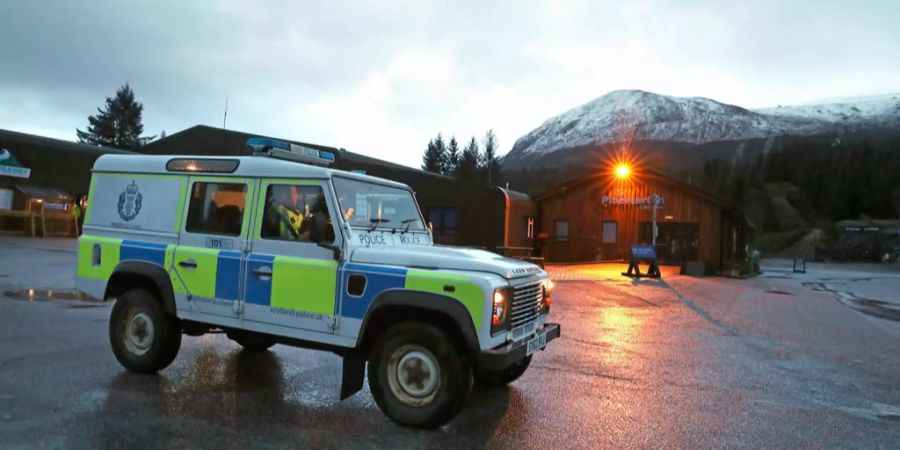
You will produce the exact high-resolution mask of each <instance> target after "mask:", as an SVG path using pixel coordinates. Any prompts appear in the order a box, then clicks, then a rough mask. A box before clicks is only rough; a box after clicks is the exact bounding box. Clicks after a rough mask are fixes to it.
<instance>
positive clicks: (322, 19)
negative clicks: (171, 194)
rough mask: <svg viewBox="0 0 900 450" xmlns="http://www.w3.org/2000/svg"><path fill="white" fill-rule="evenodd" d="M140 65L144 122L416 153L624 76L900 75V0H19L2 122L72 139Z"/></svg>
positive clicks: (765, 93) (680, 87) (750, 94)
mask: <svg viewBox="0 0 900 450" xmlns="http://www.w3.org/2000/svg"><path fill="white" fill-rule="evenodd" d="M125 82H129V83H130V84H131V86H132V87H133V88H134V90H135V93H136V95H137V97H138V100H139V101H141V102H143V103H144V125H145V131H146V132H147V134H158V133H159V132H160V131H161V130H165V131H166V132H167V133H168V134H172V133H175V132H177V131H180V130H182V129H184V128H187V127H190V126H192V125H195V124H207V125H213V126H221V125H222V112H223V107H224V101H225V97H226V96H227V97H228V103H229V109H228V128H231V129H236V130H241V131H248V132H253V133H259V134H265V135H272V136H277V137H284V138H289V139H295V140H303V141H309V142H315V143H320V144H325V145H334V146H342V147H346V148H348V149H351V150H354V151H357V152H362V153H367V154H370V155H372V156H376V157H380V158H384V159H388V160H391V161H395V162H399V163H402V164H407V165H412V166H418V164H419V162H420V158H421V153H422V150H423V148H424V146H425V143H426V142H427V141H428V139H430V138H431V137H432V136H434V135H435V134H436V133H437V132H443V133H445V134H455V135H456V136H457V137H458V138H460V140H466V139H467V138H468V137H469V136H471V135H473V134H474V135H477V136H478V137H479V138H480V137H481V136H482V135H483V134H484V132H485V130H487V129H488V128H493V129H494V130H495V132H496V133H497V135H498V137H499V141H500V145H501V150H502V152H503V153H505V152H506V151H508V150H509V149H510V148H511V147H512V144H513V143H514V141H515V140H516V139H517V138H518V137H520V136H522V135H523V134H525V133H527V132H528V131H530V130H531V129H533V128H535V127H537V126H538V125H540V124H541V122H543V121H544V120H545V119H547V118H549V117H551V116H554V115H556V114H558V113H561V112H563V111H565V110H567V109H569V108H572V107H574V106H577V105H579V104H582V103H584V102H587V101H590V100H592V99H594V98H596V97H598V96H600V95H603V94H604V93H606V92H608V91H611V90H614V89H644V90H649V91H653V92H658V93H662V94H669V95H678V96H695V95H696V96H704V97H710V98H713V99H716V100H719V101H724V102H727V103H734V104H738V105H741V106H745V107H764V106H774V105H777V104H792V103H801V102H807V101H811V100H815V99H820V98H827V97H838V96H853V95H862V94H875V93H888V92H900V1H897V0H885V1H865V0H859V1H849V0H847V1H826V0H820V1H784V0H781V1H765V0H763V1H741V2H738V1H734V2H732V1H697V0H677V1H621V0H618V1H545V2H544V1H520V2H493V1H446V2H432V1H426V0H417V1H408V2H407V1H396V2H389V1H370V2H339V1H325V2H301V1H254V2H251V1H247V2H230V1H217V2H212V1H210V2H196V1H188V0H181V1H172V2H166V1H99V0H78V1H68V2H66V1H29V0H25V1H19V0H12V1H10V0H6V1H4V2H3V6H2V11H0V128H4V129H12V130H17V131H23V132H29V133H36V134H41V135H47V136H53V137H58V138H63V139H70V140H74V139H75V128H76V127H79V128H84V127H85V126H86V124H87V119H86V117H87V115H88V114H91V113H94V112H95V108H96V107H97V106H99V105H100V104H101V103H102V102H103V100H104V98H105V97H107V96H110V95H112V94H113V93H114V92H115V90H116V88H118V87H119V86H120V85H122V84H123V83H125Z"/></svg>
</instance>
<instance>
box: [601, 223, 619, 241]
mask: <svg viewBox="0 0 900 450" xmlns="http://www.w3.org/2000/svg"><path fill="white" fill-rule="evenodd" d="M618 226H619V224H618V223H617V222H603V243H604V244H615V243H616V242H618V237H617V236H616V231H617V229H618Z"/></svg>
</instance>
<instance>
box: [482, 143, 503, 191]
mask: <svg viewBox="0 0 900 450" xmlns="http://www.w3.org/2000/svg"><path fill="white" fill-rule="evenodd" d="M482 166H483V171H484V174H485V180H486V181H487V183H488V184H495V183H499V182H500V158H498V157H497V135H495V134H494V130H488V132H487V133H485V135H484V154H483V156H482Z"/></svg>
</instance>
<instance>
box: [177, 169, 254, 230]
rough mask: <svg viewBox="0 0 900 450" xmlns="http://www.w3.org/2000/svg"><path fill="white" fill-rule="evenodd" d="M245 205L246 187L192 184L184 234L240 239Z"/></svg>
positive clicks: (239, 185) (238, 184)
mask: <svg viewBox="0 0 900 450" xmlns="http://www.w3.org/2000/svg"><path fill="white" fill-rule="evenodd" d="M246 202H247V185H246V184H243V183H202V182H200V183H194V186H193V188H192V190H191V203H190V205H189V206H188V215H187V224H186V225H185V231H188V232H190V233H202V234H221V235H224V236H240V235H241V227H242V226H243V223H244V204H245V203H246Z"/></svg>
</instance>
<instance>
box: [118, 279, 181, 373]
mask: <svg viewBox="0 0 900 450" xmlns="http://www.w3.org/2000/svg"><path fill="white" fill-rule="evenodd" d="M109 340H110V344H112V349H113V353H114V354H115V355H116V359H117V360H118V361H119V363H120V364H122V366H124V367H125V368H126V369H128V370H130V371H132V372H140V373H156V372H158V371H160V370H162V369H165V368H166V367H168V366H169V364H171V363H172V361H174V360H175V356H176V355H178V350H179V348H181V327H180V326H179V323H178V319H177V318H176V317H173V316H170V315H168V314H166V312H165V310H163V308H162V304H161V303H160V301H159V299H157V298H156V296H154V295H153V294H151V293H150V292H148V291H146V290H143V289H132V290H130V291H128V292H126V293H124V294H122V295H121V296H120V297H119V299H118V300H116V304H115V306H113V309H112V314H111V315H110V318H109Z"/></svg>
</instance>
